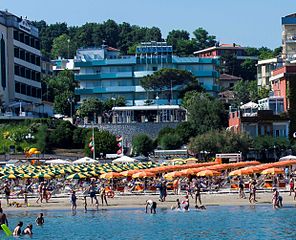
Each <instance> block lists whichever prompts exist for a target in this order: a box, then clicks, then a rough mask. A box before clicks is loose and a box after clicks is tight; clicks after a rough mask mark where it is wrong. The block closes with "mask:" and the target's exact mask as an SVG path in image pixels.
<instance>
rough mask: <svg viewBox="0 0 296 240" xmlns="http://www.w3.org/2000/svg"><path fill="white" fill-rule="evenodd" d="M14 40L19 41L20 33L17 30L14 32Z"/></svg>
mask: <svg viewBox="0 0 296 240" xmlns="http://www.w3.org/2000/svg"><path fill="white" fill-rule="evenodd" d="M13 38H14V39H15V40H17V41H18V40H19V32H18V31H17V30H14V31H13Z"/></svg>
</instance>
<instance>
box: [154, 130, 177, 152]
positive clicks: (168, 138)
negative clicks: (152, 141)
mask: <svg viewBox="0 0 296 240" xmlns="http://www.w3.org/2000/svg"><path fill="white" fill-rule="evenodd" d="M159 145H160V147H161V149H164V150H170V149H179V148H180V147H181V146H182V139H181V137H180V136H179V135H178V134H176V133H167V134H164V135H162V136H161V137H160V139H159Z"/></svg>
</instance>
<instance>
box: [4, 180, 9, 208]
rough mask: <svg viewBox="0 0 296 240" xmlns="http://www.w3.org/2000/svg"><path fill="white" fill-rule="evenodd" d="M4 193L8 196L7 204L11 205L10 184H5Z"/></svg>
mask: <svg viewBox="0 0 296 240" xmlns="http://www.w3.org/2000/svg"><path fill="white" fill-rule="evenodd" d="M4 194H5V198H6V204H7V206H9V198H10V188H9V186H8V184H5V186H4Z"/></svg>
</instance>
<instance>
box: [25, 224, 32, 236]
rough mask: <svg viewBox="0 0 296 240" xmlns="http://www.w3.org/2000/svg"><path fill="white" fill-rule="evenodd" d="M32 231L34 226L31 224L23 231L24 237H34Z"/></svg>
mask: <svg viewBox="0 0 296 240" xmlns="http://www.w3.org/2000/svg"><path fill="white" fill-rule="evenodd" d="M32 229H33V225H32V224H29V225H28V226H27V227H26V228H25V229H24V231H23V234H24V235H29V236H30V237H31V236H32V234H33V232H32Z"/></svg>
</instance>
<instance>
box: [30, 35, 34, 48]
mask: <svg viewBox="0 0 296 240" xmlns="http://www.w3.org/2000/svg"><path fill="white" fill-rule="evenodd" d="M30 46H31V47H35V39H34V38H32V37H30Z"/></svg>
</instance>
